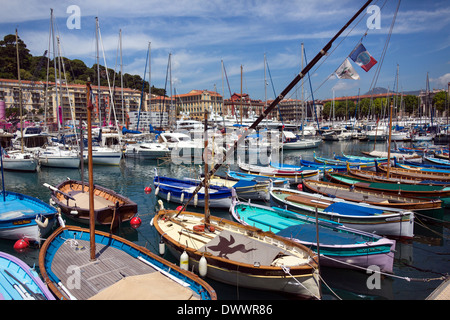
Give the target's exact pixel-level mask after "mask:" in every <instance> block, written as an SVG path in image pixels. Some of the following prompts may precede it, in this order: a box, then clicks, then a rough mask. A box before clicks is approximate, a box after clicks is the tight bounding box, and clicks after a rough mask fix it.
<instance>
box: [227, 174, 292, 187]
mask: <svg viewBox="0 0 450 320" xmlns="http://www.w3.org/2000/svg"><path fill="white" fill-rule="evenodd" d="M226 174H227V176H229V177H231V178H236V179H241V180H249V181H257V182H269V183H272V184H273V185H274V186H276V187H279V188H282V187H283V186H286V185H288V184H289V181H288V179H286V178H274V177H266V176H261V175H259V174H251V173H244V172H239V171H230V170H228V171H227V172H226Z"/></svg>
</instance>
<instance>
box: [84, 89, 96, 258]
mask: <svg viewBox="0 0 450 320" xmlns="http://www.w3.org/2000/svg"><path fill="white" fill-rule="evenodd" d="M86 102H87V122H88V128H87V130H88V160H89V162H88V168H89V169H88V170H89V233H90V249H91V261H95V260H96V259H95V212H94V173H93V164H92V123H91V117H92V109H94V106H93V105H92V102H91V83H90V82H89V81H88V82H87V83H86Z"/></svg>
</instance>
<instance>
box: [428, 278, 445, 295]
mask: <svg viewBox="0 0 450 320" xmlns="http://www.w3.org/2000/svg"><path fill="white" fill-rule="evenodd" d="M425 300H450V278H447V279H445V281H444V282H442V283H441V284H440V285H439V287H437V288H436V289H435V290H434V291H433V292H432V293H431V294H430V295H429V296H428V297H427V298H426V299H425Z"/></svg>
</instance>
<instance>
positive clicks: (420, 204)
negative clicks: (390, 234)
mask: <svg viewBox="0 0 450 320" xmlns="http://www.w3.org/2000/svg"><path fill="white" fill-rule="evenodd" d="M303 190H304V191H307V192H311V193H320V194H322V195H324V196H328V197H336V198H340V199H344V200H346V201H353V202H358V203H368V204H371V205H374V206H383V207H389V208H397V209H405V210H414V211H417V210H432V209H440V208H441V207H442V201H441V200H439V199H434V200H432V199H423V198H414V197H404V196H399V195H397V194H386V193H384V192H382V191H376V190H371V191H367V190H362V189H356V188H353V187H351V186H347V185H343V184H338V183H332V182H327V181H314V180H305V181H303Z"/></svg>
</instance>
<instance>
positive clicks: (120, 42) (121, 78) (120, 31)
mask: <svg viewBox="0 0 450 320" xmlns="http://www.w3.org/2000/svg"><path fill="white" fill-rule="evenodd" d="M119 48H120V98H121V100H122V126H124V127H125V110H124V101H123V60H122V29H120V30H119Z"/></svg>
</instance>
